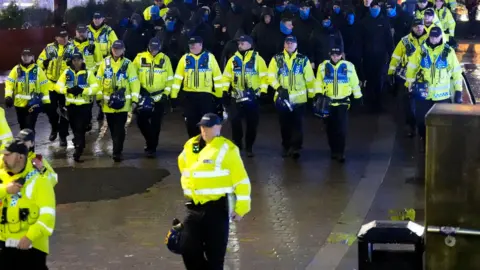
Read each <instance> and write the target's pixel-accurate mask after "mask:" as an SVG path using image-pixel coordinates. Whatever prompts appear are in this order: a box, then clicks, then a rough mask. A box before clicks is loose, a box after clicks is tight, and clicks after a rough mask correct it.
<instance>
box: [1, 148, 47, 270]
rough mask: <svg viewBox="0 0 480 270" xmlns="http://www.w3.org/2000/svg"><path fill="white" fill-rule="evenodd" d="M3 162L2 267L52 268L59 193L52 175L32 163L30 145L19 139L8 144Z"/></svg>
mask: <svg viewBox="0 0 480 270" xmlns="http://www.w3.org/2000/svg"><path fill="white" fill-rule="evenodd" d="M2 161H3V166H1V168H0V179H1V180H2V183H1V184H0V199H1V200H2V205H3V209H2V217H1V225H2V226H1V229H2V231H1V232H0V233H1V235H2V238H3V239H4V240H5V248H2V250H1V251H0V258H1V261H0V263H1V265H2V268H4V269H48V268H47V262H46V260H47V255H48V253H49V237H50V236H51V235H52V233H53V230H54V226H55V193H54V191H53V187H52V185H51V181H50V179H49V177H50V175H48V174H42V173H40V171H38V170H37V169H36V168H35V167H34V165H33V163H32V162H29V160H28V148H27V146H25V144H24V143H23V141H21V140H18V139H17V140H12V141H10V142H8V143H7V145H6V147H5V149H4V152H3V160H2ZM7 213H8V216H7Z"/></svg>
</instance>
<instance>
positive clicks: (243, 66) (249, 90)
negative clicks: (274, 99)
mask: <svg viewBox="0 0 480 270" xmlns="http://www.w3.org/2000/svg"><path fill="white" fill-rule="evenodd" d="M252 45H253V39H252V38H251V37H250V36H246V35H243V36H240V38H239V39H238V51H237V52H236V53H235V55H233V56H232V57H231V58H230V59H229V60H228V62H227V65H226V66H225V70H224V71H223V81H224V84H223V87H224V91H225V92H229V90H230V84H231V85H232V88H231V95H232V97H233V98H232V102H233V105H232V106H230V108H231V113H230V121H231V124H232V137H233V141H234V142H235V144H236V145H237V146H238V148H240V150H242V149H243V128H242V119H245V120H246V134H245V145H246V151H247V156H248V157H253V143H254V142H255V137H256V136H257V127H258V121H259V105H258V102H257V98H258V97H260V95H261V94H263V96H265V95H266V94H267V88H268V69H267V65H266V64H265V60H263V58H262V57H261V56H260V54H258V52H257V51H254V50H253V49H252Z"/></svg>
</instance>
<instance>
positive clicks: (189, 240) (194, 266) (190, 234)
mask: <svg viewBox="0 0 480 270" xmlns="http://www.w3.org/2000/svg"><path fill="white" fill-rule="evenodd" d="M227 201H228V200H227V199H226V197H222V198H221V199H219V200H217V201H211V202H207V203H205V204H203V205H195V204H193V203H192V202H190V203H187V216H186V217H185V220H184V221H183V225H184V233H183V234H182V235H185V237H186V239H185V245H184V249H183V250H184V251H183V254H182V257H183V262H184V264H185V267H186V269H187V270H223V264H224V261H225V253H226V251H227V244H228V232H229V217H228V202H227Z"/></svg>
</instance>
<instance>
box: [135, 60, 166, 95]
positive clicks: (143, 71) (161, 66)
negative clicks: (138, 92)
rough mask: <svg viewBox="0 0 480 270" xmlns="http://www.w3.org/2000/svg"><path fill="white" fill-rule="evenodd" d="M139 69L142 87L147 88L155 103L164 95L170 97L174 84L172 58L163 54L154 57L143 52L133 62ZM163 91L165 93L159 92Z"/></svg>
mask: <svg viewBox="0 0 480 270" xmlns="http://www.w3.org/2000/svg"><path fill="white" fill-rule="evenodd" d="M133 63H134V64H135V67H136V68H137V73H138V78H139V80H140V86H141V87H143V88H145V89H146V90H147V91H148V92H149V93H150V94H151V97H152V98H153V100H154V101H155V102H157V101H160V99H161V97H162V95H166V96H169V95H170V92H171V90H172V84H173V75H174V74H173V68H172V63H171V62H170V58H169V57H168V56H166V55H165V54H163V53H161V52H160V53H158V54H157V55H155V56H153V55H152V54H151V53H150V52H148V51H146V52H142V53H139V54H138V55H137V57H135V60H133ZM161 90H163V93H161V92H159V91H161Z"/></svg>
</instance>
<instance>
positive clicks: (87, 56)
mask: <svg viewBox="0 0 480 270" xmlns="http://www.w3.org/2000/svg"><path fill="white" fill-rule="evenodd" d="M73 44H75V47H77V49H78V51H80V53H81V54H82V55H83V60H84V61H85V65H86V66H87V69H88V70H90V71H92V72H93V73H96V72H97V70H98V66H99V65H100V63H101V62H102V60H103V54H102V50H101V49H100V44H98V43H94V45H95V48H94V49H93V52H91V51H90V49H89V45H90V41H89V40H88V39H86V40H83V41H81V40H78V39H76V38H75V39H74V40H73Z"/></svg>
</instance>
